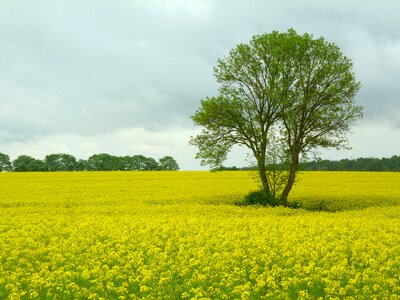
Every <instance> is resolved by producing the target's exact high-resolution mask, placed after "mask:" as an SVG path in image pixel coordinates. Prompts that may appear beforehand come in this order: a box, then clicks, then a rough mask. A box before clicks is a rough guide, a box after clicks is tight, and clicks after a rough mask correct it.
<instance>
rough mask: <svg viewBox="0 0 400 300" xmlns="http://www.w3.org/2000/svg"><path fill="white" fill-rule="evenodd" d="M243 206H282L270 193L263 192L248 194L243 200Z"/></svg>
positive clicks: (279, 200)
mask: <svg viewBox="0 0 400 300" xmlns="http://www.w3.org/2000/svg"><path fill="white" fill-rule="evenodd" d="M244 205H262V206H278V205H283V202H282V200H281V199H279V198H275V197H274V196H273V195H272V194H271V193H267V192H266V191H264V190H259V191H254V192H250V193H248V194H247V195H246V197H245V198H244Z"/></svg>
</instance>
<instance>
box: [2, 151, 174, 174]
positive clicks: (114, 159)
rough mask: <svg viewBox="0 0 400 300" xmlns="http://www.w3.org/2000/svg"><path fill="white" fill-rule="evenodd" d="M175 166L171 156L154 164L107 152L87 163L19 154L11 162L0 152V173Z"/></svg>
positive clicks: (151, 160) (167, 168)
mask: <svg viewBox="0 0 400 300" xmlns="http://www.w3.org/2000/svg"><path fill="white" fill-rule="evenodd" d="M176 170H179V166H178V163H177V162H176V160H175V159H174V158H173V157H172V156H164V157H162V158H160V159H159V160H158V161H156V160H155V159H154V158H152V157H146V156H144V155H133V156H115V155H110V154H107V153H100V154H94V155H92V156H90V157H89V158H88V159H87V160H85V159H79V160H77V159H76V158H75V157H74V156H73V155H71V154H65V153H57V154H49V155H46V157H45V158H44V160H40V159H36V158H33V157H31V156H29V155H20V156H18V157H17V158H16V159H15V160H13V161H11V160H10V157H9V156H8V155H7V154H3V153H0V172H3V171H8V172H10V171H14V172H35V171H42V172H45V171H50V172H54V171H176Z"/></svg>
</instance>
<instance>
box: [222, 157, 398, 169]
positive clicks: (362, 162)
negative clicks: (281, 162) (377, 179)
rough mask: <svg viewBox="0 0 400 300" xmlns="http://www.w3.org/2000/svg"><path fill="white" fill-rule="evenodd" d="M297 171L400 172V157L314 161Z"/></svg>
mask: <svg viewBox="0 0 400 300" xmlns="http://www.w3.org/2000/svg"><path fill="white" fill-rule="evenodd" d="M215 170H216V171H236V170H241V171H246V170H257V167H256V166H248V167H242V168H238V167H236V166H233V167H224V166H222V167H220V168H218V169H215ZM299 170H302V171H374V172H379V171H381V172H382V171H383V172H384V171H386V172H400V156H397V155H394V156H392V157H390V158H357V159H341V160H327V159H324V160H314V161H308V162H301V163H300V164H299Z"/></svg>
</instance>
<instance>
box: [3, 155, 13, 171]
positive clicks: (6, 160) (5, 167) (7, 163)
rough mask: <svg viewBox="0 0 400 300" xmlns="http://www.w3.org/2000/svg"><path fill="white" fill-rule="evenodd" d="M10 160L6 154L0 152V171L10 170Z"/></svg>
mask: <svg viewBox="0 0 400 300" xmlns="http://www.w3.org/2000/svg"><path fill="white" fill-rule="evenodd" d="M11 169H12V166H11V161H10V157H9V156H8V155H7V154H4V153H0V172H3V171H5V172H8V171H11Z"/></svg>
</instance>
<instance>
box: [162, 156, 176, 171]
mask: <svg viewBox="0 0 400 300" xmlns="http://www.w3.org/2000/svg"><path fill="white" fill-rule="evenodd" d="M158 168H159V170H163V171H177V170H179V166H178V163H177V162H176V160H175V159H174V158H173V157H172V156H164V157H162V158H160V159H159V160H158Z"/></svg>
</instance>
